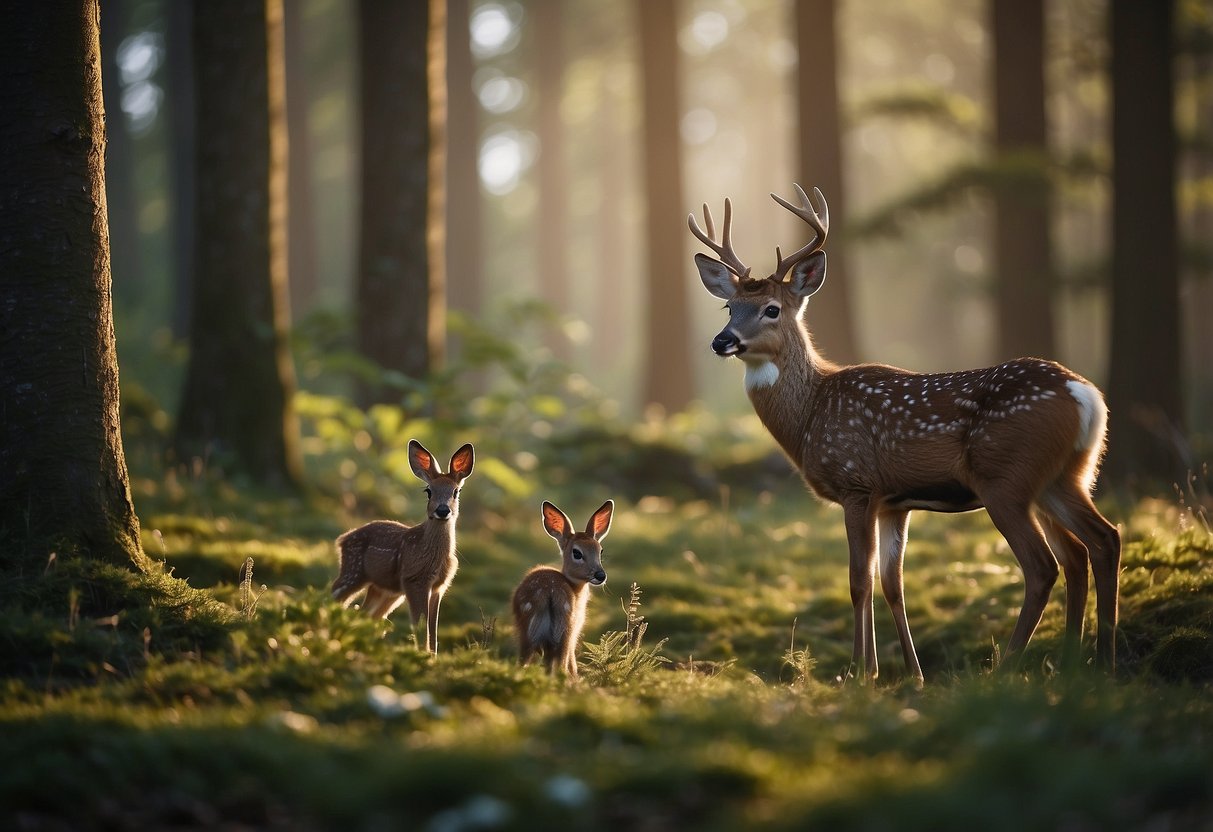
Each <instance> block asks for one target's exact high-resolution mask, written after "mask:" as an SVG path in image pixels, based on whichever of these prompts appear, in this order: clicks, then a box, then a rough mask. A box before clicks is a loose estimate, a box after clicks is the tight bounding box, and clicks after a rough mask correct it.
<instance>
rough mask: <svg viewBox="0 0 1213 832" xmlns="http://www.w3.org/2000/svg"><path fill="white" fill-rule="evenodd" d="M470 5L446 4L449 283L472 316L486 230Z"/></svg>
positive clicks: (452, 297) (452, 301)
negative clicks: (481, 205) (481, 193)
mask: <svg viewBox="0 0 1213 832" xmlns="http://www.w3.org/2000/svg"><path fill="white" fill-rule="evenodd" d="M470 6H471V4H470V2H469V0H447V6H446V8H447V37H446V54H447V61H446V96H447V122H446V124H447V129H446V141H447V156H446V160H447V162H446V194H447V217H446V226H447V234H446V281H447V297H448V301H449V305H450V308H451V309H457V310H459V311H460V312H463V313H464V314H465V315H468V316H469V317H473V318H474V317H476V316H478V315H479V314H480V313H481V310H482V308H483V305H484V303H483V297H482V296H483V294H484V245H483V242H482V240H481V235H482V234H483V233H484V232H483V228H482V220H481V210H480V200H481V196H480V102H479V100H478V99H477V98H476V91H475V90H474V89H473V88H472V75H473V73H474V72H475V69H476V67H475V64H474V63H473V61H472V36H471V31H470V24H471V8H470Z"/></svg>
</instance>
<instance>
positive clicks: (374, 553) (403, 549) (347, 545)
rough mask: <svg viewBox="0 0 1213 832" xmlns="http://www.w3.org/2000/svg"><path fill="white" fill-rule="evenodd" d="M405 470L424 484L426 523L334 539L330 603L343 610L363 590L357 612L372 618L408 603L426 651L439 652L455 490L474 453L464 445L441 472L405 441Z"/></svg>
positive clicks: (377, 525)
mask: <svg viewBox="0 0 1213 832" xmlns="http://www.w3.org/2000/svg"><path fill="white" fill-rule="evenodd" d="M408 456H409V466H410V467H411V468H412V469H413V473H414V474H416V476H417V478H418V479H420V480H421V481H422V482H424V483H425V494H426V498H427V505H426V521H425V522H424V523H422V524H420V525H418V526H406V525H405V524H403V523H397V522H396V521H394V520H376V521H374V522H372V523H367V524H366V525H365V526H359V527H358V528H356V529H353V530H351V531H348V532H346V533H345V534H343V535H341V537H339V538H337V555H338V558H339V561H340V571H339V573H338V575H337V579H336V580H335V581H333V598H335V599H336V600H338V601H341V602H342V603H343V604H345V605H346V606H349V605H350V603H352V602H353V600H354V598H355V597H356V596H357V595H358V593H359V592H361V591H362V590H363V589H365V590H366V600H365V601H363V604H362V608H363V609H364V610H366V612H367V613H368V614H369V615H370V616H371V617H372V618H387V617H388V616H389V615H391V613H392V611H393V610H395V609H396V608H397V607H398V606H400V604H401V603H402V602H404V601H406V600H407V601H408V605H409V613H410V614H411V615H412V621H413V627H414V629H415V628H416V627H417V624H418V622H419V621H420V620H421V618H422V616H424V617H425V646H426V649H427V650H428V651H429V652H430V653H435V654H436V653H437V652H438V606H439V604H441V603H442V596H443V595H444V594H445V593H446V591H447V589H448V588H449V587H450V585H451V581H453V580H454V579H455V571H456V570H457V569H458V568H459V560H458V558H457V557H456V556H455V521H456V520H457V519H458V518H459V491H460V489H461V488H462V486H463V481H464V480H466V479H467V478H468V476H469V475H470V474H471V473H472V465H473V463H474V462H475V454H474V452H473V449H472V446H471V445H464V446H463V447H462V448H460V449H459V450H457V451H455V453H454V455H453V456H452V457H451V462H450V471H449V472H448V473H446V474H444V473H442V469H441V468H439V466H438V460H436V459H434V455H433V454H431V453H430V452H429V451H427V450H426V449H425V448H424V447H423V446H422V445H421V443H420V442H418V441H417V440H416V439H413V440H411V441H410V442H409V449H408Z"/></svg>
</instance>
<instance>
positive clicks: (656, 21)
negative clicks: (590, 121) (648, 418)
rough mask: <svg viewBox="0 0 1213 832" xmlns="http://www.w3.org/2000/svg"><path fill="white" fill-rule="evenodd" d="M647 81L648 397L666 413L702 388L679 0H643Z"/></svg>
mask: <svg viewBox="0 0 1213 832" xmlns="http://www.w3.org/2000/svg"><path fill="white" fill-rule="evenodd" d="M635 9H636V20H637V26H638V28H639V30H640V65H641V67H640V74H641V84H642V85H643V88H644V90H643V104H642V106H643V114H642V119H643V126H642V128H641V129H642V136H643V147H644V201H645V208H646V214H647V218H646V220H645V236H646V239H645V254H646V256H645V265H646V267H647V268H646V272H647V275H646V277H645V293H644V299H643V304H644V312H643V314H644V318H645V335H646V341H645V343H646V347H645V360H644V361H643V367H644V370H643V372H644V382H643V388H642V397H643V398H642V400H643V401H644V402H645V403H646V404H657V405H660V406H661V407H663V408H664V409H665V410H666V412H667V413H670V412H674V411H678V410H682V409H683V408H685V407H686V406H687V405H688V404H689V403H690V401H691V399H692V398H693V397H694V395H695V383H694V373H693V371H692V367H691V354H690V303H689V300H688V298H687V291H688V290H687V287H688V286H689V279H688V277H687V274H688V272H687V263H686V262H685V259H684V251H685V245H684V244H685V241H686V236H687V227H686V215H687V211H686V205H685V203H684V202H683V197H682V152H681V150H682V148H681V138H680V135H679V117H680V115H681V113H682V107H681V105H680V102H679V97H678V69H679V65H678V64H679V62H678V56H679V49H678V30H677V17H678V4H677V2H676V0H636V4H635Z"/></svg>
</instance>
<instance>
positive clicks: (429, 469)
mask: <svg viewBox="0 0 1213 832" xmlns="http://www.w3.org/2000/svg"><path fill="white" fill-rule="evenodd" d="M409 467H410V468H412V469H413V473H414V474H416V475H417V479H419V480H421V481H422V482H429V481H430V480H431V479H433V478H434V477H435V476H436V475H438V474H441V473H442V471H441V470H439V468H438V460H436V459H434V455H433V454H432V453H430V452H429V451H427V450H426V449H425V446H424V445H422V444H421V443H420V442H418V441H417V440H416V439H410V440H409Z"/></svg>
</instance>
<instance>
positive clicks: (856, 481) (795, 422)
mask: <svg viewBox="0 0 1213 832" xmlns="http://www.w3.org/2000/svg"><path fill="white" fill-rule="evenodd" d="M794 187H795V190H796V194H797V197H798V200H799V205H793V204H792V203H790V202H788V201H787V200H784V199H783V198H781V197H779V196H777V195H776V194H771V197H772V199H774V200H775V202H776V203H778V204H779V205H780V206H782V207H783V208H785V209H787V210H788V211H790V212H792V214H793V215H795V216H796V217H798V218H799V219H801V220H804V221H805V222H806V223H807V224H808V225H809V226H810V227H811V228H812V229H813V238H812V239H811V240H810V241H809V242H808V243H806V244H805V245H804V246H803V247H801V248H800V249H798V250H797V251H795V252H793V253H792V254H789V255H788V256H787V257H784V256H783V254H782V252H781V251H780V249H779V248H778V247H776V249H775V259H776V264H775V269H774V271H773V272H772V273H771V274H770V275H769V276H767V277H765V278H754V277H751V276H750V268H749V267H748V266H746V265H745V264H744V263H743V262H742V261H741V258H740V257H739V256H738V254H737V252H736V250H735V248H734V246H733V242H732V238H731V233H730V232H731V224H732V205H731V204H730V202H729V200H728V199H726V200H725V202H724V226H723V230H722V233H721V237H720V239H719V240H718V239H717V238H716V232H715V228H714V227H713V224H712V215H711V212H710V211H709V209H708V206H707V204H706V203H705V204H704V205H703V216H704V221H705V224H706V226H707V230H706V233H705V231H704V230H703V229H701V228H700V227H699V224H698V223H697V222H696V219H695V214H694V213H691V214H690V215H689V217H688V220H687V222H688V226H689V227H690V230H691V233H692V234H693V235H694V236H695V237H696V238H697V239H698V240H699V241H700V242H702V243H703V244H705V245H706V246H707V247H708V248H710V249H711V250H712V251H713V252H714V254H715V255H716V256H715V257H709V256H708V255H706V254H703V253H699V254H696V255H695V258H694V259H695V265H696V267H697V268H698V271H699V277H700V279H701V281H702V282H703V285H704V288H706V289H707V291H708V292H710V293H711V294H712V295H714V296H715V297H717V298H720V299H721V300H723V301H725V309H726V310H727V312H728V316H729V319H728V323H727V324H726V325H725V327H724V328H723V329H722V330H721V331H720V332H719V333H718V334H717V335H716V336H715V337H714V338H713V339H712V345H711V346H712V350H713V351H714V352H715V353H716V354H717V355H718V356H721V357H724V358H728V357H736V358H737V359H739V360H740V361H741V362H742V363H743V364H744V366H745V376H744V383H745V390H746V394H747V396H748V397H749V400H750V402H751V404H752V405H753V407H754V410H755V412H756V413H757V415H758V417H759V419H760V420H761V421H762V423H763V425H764V426H765V427H766V429H767V430H768V431H769V432H770V434H771V436H772V437H773V438H774V439H775V441H776V442H777V443H778V445H779V446H780V448H781V449H782V451H783V453H784V454H785V455H786V456H787V457H788V459H789V460H790V462H791V463H792V464H793V465H794V466H795V467H796V468H797V469H798V471H799V473H800V474H801V476H802V478H803V479H804V481H805V483H806V484H807V485H808V487H809V489H810V490H811V491H812V492H813V493H814V494H815V495H816V496H817V497H818V498H820V499H822V500H824V501H826V502H828V503H835V504H838V505H840V506H841V507H842V512H843V520H844V524H845V528H846V534H847V544H848V550H849V568H850V574H849V583H850V592H851V603H852V606H853V608H854V616H855V630H854V635H855V640H854V648H853V651H852V660H851V661H852V664H851V671H850V672H849V673H848V676H850V675H852V673H853V674H854V675H857V676H858V677H859V681H860V683H866V679H867V678H871V679H872V680H875V679H876V678H877V676H878V673H879V667H878V663H877V659H876V633H875V628H874V621H873V585H874V582H875V575H876V570H877V563H878V562H879V570H880V586H881V590H882V592H883V594H884V597H885V601H886V602H887V604H888V607H889V610H890V612H891V613H892V616H893V621H894V624H895V626H896V629H897V635H898V639H899V640H900V642H901V650H902V653H903V655H904V658H905V662H906V669H907V672H908V674H909V676H910V677H911V678H912V679H913V681H914V683H915V684H916V685H917V686H921V684H922V681H923V674H922V668H921V666H920V664H919V661H918V656H917V654H916V653H915V650H914V642H913V639H912V637H911V635H910V625H909V622H908V620H907V617H906V609H905V598H904V587H903V578H902V574H903V573H902V569H903V562H904V558H905V547H906V539H907V533H908V531H909V520H910V513H911V512H912V511H916V510H922V511H934V512H965V511H972V510H976V509H980V508H984V509H985V510H986V512H987V514H988V515H989V517H990V519H991V520H992V521H993V523H994V526H995V527H996V528H997V530H998V531H999V533H1001V534H1002V536H1003V537H1004V538H1005V539H1006V541H1007V543H1008V544H1009V545H1010V547H1011V551H1012V552H1013V553H1014V556H1015V558H1016V560H1017V561H1018V562H1019V565H1020V568H1021V569H1022V570H1023V576H1024V596H1023V604H1022V606H1021V608H1020V611H1019V617H1018V619H1017V620H1016V622H1015V627H1014V629H1013V630H1012V632H1011V636H1010V639H1009V640H1008V642H1007V648H1006V652H1005V654H1004V661H1002V662H1001V665H1000V666H1002V667H1004V669H1011V668H1014V667H1016V666H1017V665H1018V663H1019V660H1020V659H1021V658H1022V652H1023V650H1024V648H1025V647H1026V646H1027V644H1028V642H1029V640H1030V639H1031V637H1032V634H1033V633H1034V632H1035V630H1036V627H1037V625H1038V624H1039V623H1040V619H1041V617H1042V615H1043V612H1044V608H1045V606H1046V603H1047V601H1048V598H1049V594H1050V592H1051V590H1052V588H1053V586H1054V584H1055V582H1056V580H1057V577H1058V574H1059V568H1058V566H1059V564H1060V567H1061V569H1062V570H1064V573H1065V585H1066V606H1065V610H1066V613H1065V615H1066V629H1065V633H1066V635H1065V640H1064V649H1063V657H1064V658H1065V659H1066V660H1067V661H1069V662H1070V663H1071V664H1072V663H1073V662H1075V661H1077V657H1078V655H1079V651H1080V648H1081V640H1082V633H1083V616H1084V613H1085V609H1086V602H1087V591H1088V586H1087V582H1088V565H1089V567H1090V572H1091V574H1092V575H1093V577H1094V584H1095V593H1096V606H1097V609H1096V614H1097V618H1098V633H1097V642H1096V660H1097V663H1098V665H1099V666H1101V667H1103V668H1105V669H1106V670H1107V671H1108V672H1110V673H1114V671H1115V666H1116V627H1117V617H1118V604H1119V601H1118V596H1119V582H1120V534H1119V531H1118V530H1117V528H1116V526H1114V525H1112V524H1111V523H1109V522H1108V520H1107V519H1106V518H1105V517H1104V516H1103V515H1102V514H1100V513H1099V510H1098V509H1097V508H1096V507H1095V504H1094V502H1093V501H1092V498H1091V492H1092V489H1093V487H1094V484H1095V479H1096V476H1097V474H1098V470H1099V464H1100V461H1101V459H1102V456H1103V452H1104V445H1105V437H1106V432H1107V420H1108V410H1107V406H1106V405H1105V403H1104V398H1103V395H1102V394H1101V393H1100V391H1099V389H1098V388H1097V387H1096V386H1095V385H1094V384H1092V383H1091V382H1089V381H1087V380H1086V379H1084V378H1083V377H1082V376H1080V375H1078V374H1077V373H1075V372H1073V371H1072V370H1069V369H1068V368H1066V367H1064V366H1062V365H1061V364H1058V363H1055V362H1053V361H1047V360H1042V359H1038V358H1019V359H1016V360H1013V361H1008V362H1006V363H1003V364H999V365H997V366H993V367H986V368H982V369H973V370H963V371H959V372H946V373H915V372H910V371H908V370H903V369H900V368H897V367H893V366H889V365H885V364H854V365H849V366H844V365H838V364H835V363H833V362H831V361H829V360H828V359H827V358H826V357H825V356H823V355H822V354H821V353H819V352H818V351H817V349H816V348H815V347H814V345H813V339H812V336H811V334H810V332H809V329H808V327H807V325H806V324H805V320H804V316H805V311H806V308H807V306H808V301H809V298H810V297H811V296H812V295H814V294H815V293H816V292H817V291H819V290H820V289H821V287H822V285H823V283H824V282H825V276H826V253H825V251H824V250H823V249H824V246H825V241H826V235H827V234H828V233H829V221H830V215H829V206H828V205H827V204H826V201H825V197H824V196H823V195H822V193H821V191H820V190H819V189H817V188H814V189H813V195H814V198H815V202H814V201H810V199H809V197H808V195H807V194H806V193H805V192H804V190H803V189H802V188H801V187H800V186H799V185H795V186H794ZM817 203H819V204H820V207H817ZM1012 658H1014V661H1006V659H1012Z"/></svg>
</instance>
